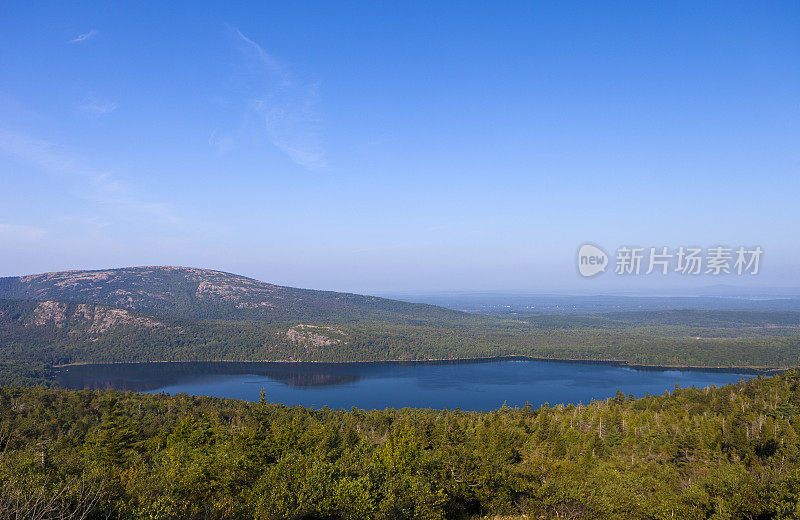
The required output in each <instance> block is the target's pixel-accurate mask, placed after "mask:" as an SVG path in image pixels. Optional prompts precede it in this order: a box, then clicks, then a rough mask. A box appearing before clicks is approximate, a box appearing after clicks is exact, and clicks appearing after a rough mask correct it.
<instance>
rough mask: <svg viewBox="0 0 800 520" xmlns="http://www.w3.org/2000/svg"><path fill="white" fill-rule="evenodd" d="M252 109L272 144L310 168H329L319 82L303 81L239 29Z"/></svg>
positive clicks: (237, 32) (237, 35)
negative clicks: (320, 116) (323, 136)
mask: <svg viewBox="0 0 800 520" xmlns="http://www.w3.org/2000/svg"><path fill="white" fill-rule="evenodd" d="M234 32H235V34H236V37H237V38H238V40H239V41H240V43H241V44H242V45H241V46H240V50H241V53H242V56H243V58H244V60H245V63H244V65H245V67H244V68H245V69H246V70H247V72H248V74H244V75H243V76H242V77H243V78H245V80H246V82H248V83H249V85H248V91H249V93H250V99H249V103H248V106H249V109H250V110H253V111H254V112H255V113H256V114H258V115H259V116H260V118H261V119H262V120H263V122H264V125H265V127H266V130H267V135H268V136H269V138H270V141H271V142H272V144H273V146H275V147H276V148H278V149H279V150H281V151H282V152H284V153H285V154H286V155H288V156H289V158H290V159H291V160H292V161H294V162H295V163H296V164H298V165H300V166H302V167H303V168H305V169H307V170H311V171H323V170H327V169H328V162H327V159H326V157H325V151H324V147H323V145H322V138H321V136H320V133H321V130H320V120H319V117H318V116H317V112H316V106H317V104H318V102H319V95H318V88H319V84H318V83H316V82H308V81H303V80H301V79H300V78H298V77H297V76H296V75H295V74H294V73H292V72H291V71H290V70H288V69H287V68H286V67H285V66H284V65H283V64H282V63H280V62H279V61H278V60H276V59H275V58H274V57H272V56H271V55H270V54H269V53H267V52H266V51H265V50H264V49H263V48H262V47H261V46H260V45H259V44H257V43H256V42H255V41H253V40H251V39H250V38H248V37H247V36H245V35H244V34H242V32H241V31H239V30H238V29H234Z"/></svg>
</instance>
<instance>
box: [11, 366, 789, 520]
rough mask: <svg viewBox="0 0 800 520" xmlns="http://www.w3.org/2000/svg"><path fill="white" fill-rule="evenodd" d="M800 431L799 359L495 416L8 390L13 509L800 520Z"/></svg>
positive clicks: (120, 514)
mask: <svg viewBox="0 0 800 520" xmlns="http://www.w3.org/2000/svg"><path fill="white" fill-rule="evenodd" d="M799 435H800V374H798V372H797V371H791V372H789V373H786V374H783V375H779V376H773V377H768V378H757V379H752V380H750V381H747V382H740V383H738V384H734V385H729V386H726V387H722V388H711V389H676V390H675V391H673V392H672V393H665V394H664V395H659V396H648V397H644V398H641V399H633V398H630V397H628V396H626V395H625V394H623V393H621V392H620V393H618V394H617V396H616V397H613V398H610V399H607V400H604V401H598V402H594V403H591V404H589V405H585V406H581V405H579V406H574V405H569V406H556V407H550V406H546V405H545V406H543V407H542V408H540V409H530V408H528V407H524V408H520V409H509V408H502V409H499V410H495V411H493V412H488V413H479V412H461V411H458V410H455V411H440V410H420V409H402V410H384V411H364V410H356V409H353V410H351V411H337V410H328V409H325V408H323V409H319V410H311V409H307V408H301V407H286V406H283V405H279V404H272V403H270V402H269V396H264V397H263V398H262V399H261V401H260V402H254V403H248V402H243V401H235V400H224V399H216V398H206V397H191V396H187V395H178V396H166V395H140V394H131V393H115V392H98V391H88V390H87V391H66V390H46V389H41V388H35V389H22V388H2V389H0V482H1V484H0V517H2V518H9V519H22V518H42V519H47V518H68V517H69V516H67V515H69V514H74V515H75V516H72V517H69V518H82V517H83V516H82V515H83V514H86V515H87V516H86V518H89V519H99V518H104V519H105V518H131V519H171V518H187V519H222V518H231V519H269V518H294V519H298V518H306V519H314V518H318V519H337V518H346V519H359V518H363V519H373V518H377V519H387V520H389V519H391V520H400V519H404V518H425V519H437V518H454V519H458V518H476V517H484V516H492V515H507V516H511V517H517V516H519V517H520V518H522V515H527V516H525V517H526V518H572V519H583V518H586V519H590V518H591V519H609V518H619V519H630V518H643V519H645V518H652V519H672V518H691V519H723V518H726V519H756V518H758V519H772V518H775V519H778V518H787V519H788V518H798V517H800V443H799V441H798V439H800V437H799ZM38 513H41V514H39V515H38V516H37V514H38ZM59 514H61V515H62V516H58V515H59Z"/></svg>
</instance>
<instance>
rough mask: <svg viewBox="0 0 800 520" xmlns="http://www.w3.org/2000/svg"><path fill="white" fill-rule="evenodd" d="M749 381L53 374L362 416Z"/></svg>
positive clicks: (206, 371)
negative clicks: (325, 408) (368, 412)
mask: <svg viewBox="0 0 800 520" xmlns="http://www.w3.org/2000/svg"><path fill="white" fill-rule="evenodd" d="M743 377H744V378H747V377H753V376H752V375H745V374H739V373H730V372H718V371H711V370H709V371H704V370H656V369H645V370H643V369H633V368H629V367H623V366H615V365H610V364H589V363H567V362H555V361H533V360H502V361H500V360H494V361H481V362H453V363H450V362H444V363H435V362H431V363H124V364H109V365H79V366H70V367H65V368H63V369H61V370H60V371H59V372H58V374H57V381H58V383H59V384H60V385H62V386H63V387H66V388H73V389H80V388H103V389H105V388H113V389H117V390H132V391H136V392H149V393H159V392H166V393H169V394H177V393H181V392H185V393H188V394H193V395H208V396H216V397H227V398H234V399H247V400H257V399H258V398H259V394H260V392H261V390H262V389H263V390H264V392H265V393H266V397H267V400H269V401H271V402H277V403H284V404H287V405H304V406H313V407H315V408H321V407H322V406H325V405H327V406H328V407H330V408H346V409H349V408H351V407H353V406H355V407H356V408H366V409H375V408H377V409H383V408H387V407H389V408H402V407H406V406H411V407H417V408H461V409H462V410H491V409H494V408H499V407H500V406H502V405H503V404H504V403H505V404H507V405H508V406H523V405H524V404H525V403H526V402H530V403H531V404H532V405H533V406H534V407H536V406H538V405H540V404H543V403H545V402H549V403H550V404H557V403H564V404H567V403H589V402H591V401H592V400H596V399H605V398H607V397H611V396H613V395H614V394H615V393H616V391H617V390H618V389H621V390H622V391H623V392H625V393H626V394H627V393H633V395H635V396H636V397H641V396H643V395H645V394H646V393H648V392H649V393H650V394H662V393H664V391H667V390H669V391H671V390H672V389H674V388H675V385H676V384H677V385H679V386H680V387H682V388H685V387H690V386H696V387H706V386H710V385H717V386H721V385H725V384H728V383H732V382H736V381H738V380H739V379H741V378H743Z"/></svg>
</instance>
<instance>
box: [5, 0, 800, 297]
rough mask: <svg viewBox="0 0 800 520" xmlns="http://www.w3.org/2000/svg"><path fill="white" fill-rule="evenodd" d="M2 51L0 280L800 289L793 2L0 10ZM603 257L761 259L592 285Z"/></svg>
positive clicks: (797, 19) (799, 23)
mask: <svg viewBox="0 0 800 520" xmlns="http://www.w3.org/2000/svg"><path fill="white" fill-rule="evenodd" d="M0 28H1V29H2V30H0V48H2V49H3V50H2V51H0V182H2V185H3V186H4V188H5V189H4V190H3V191H4V197H3V202H4V203H3V204H2V205H0V275H18V274H25V273H32V272H42V271H52V270H62V269H83V268H105V267H115V266H125V265H163V264H170V265H192V266H199V267H208V268H214V269H221V270H226V271H231V272H236V273H241V274H246V275H249V276H253V277H255V278H258V279H262V280H266V281H271V282H275V283H281V284H286V285H294V286H302V287H311V288H325V289H337V290H350V291H359V292H378V291H398V290H409V291H410V290H430V291H437V290H459V289H464V290H471V289H481V290H486V289H490V290H512V289H513V290H521V291H547V292H552V291H557V290H573V289H579V290H584V289H586V288H587V287H596V288H597V290H608V289H617V288H619V289H625V288H629V287H641V288H643V290H647V289H648V288H656V287H667V286H681V285H682V284H683V285H685V286H687V287H691V286H701V285H709V284H716V283H725V284H745V285H747V284H750V285H761V286H770V287H775V286H787V285H788V286H792V287H797V286H799V285H800V283H798V282H797V280H798V277H799V276H800V240H798V239H797V230H798V227H799V225H800V204H798V196H799V195H800V175H798V174H799V173H800V52H799V51H800V4H798V3H796V2H752V3H730V2H714V3H698V2H685V3H680V2H663V3H650V2H648V3H605V2H587V3H569V2H551V3H542V2H526V3H498V2H483V3H477V2H476V3H465V2H454V3H446V2H438V3H436V2H420V3H414V2H397V3H388V2H374V3H367V2H363V3H348V2H330V3H323V2H280V3H265V2H252V3H233V2H220V3H217V4H210V3H209V4H206V3H198V2H187V3H183V4H181V3H172V4H169V5H166V6H165V5H162V3H160V2H153V3H144V2H135V3H134V2H131V3H126V4H124V3H116V2H113V3H112V2H109V3H81V4H77V3H50V4H48V3H37V4H33V3H30V2H5V3H4V4H3V6H2V7H0ZM587 241H588V242H593V243H596V244H600V245H602V246H604V247H606V248H607V249H609V250H613V249H614V248H616V247H617V246H618V245H622V244H635V245H642V246H670V247H678V246H680V245H689V244H692V245H701V246H704V247H710V246H714V245H717V244H725V245H731V246H739V245H747V246H753V245H761V246H762V248H763V249H764V251H765V253H764V263H763V267H762V272H761V273H760V274H759V275H758V276H757V277H752V278H748V279H745V278H742V277H727V278H725V279H724V280H719V279H708V277H700V278H699V279H694V278H693V279H688V278H687V277H680V276H667V277H663V278H660V279H656V278H653V277H650V278H645V277H639V278H637V279H635V280H634V279H630V278H628V279H621V278H620V277H616V278H614V277H613V276H606V275H602V277H601V278H602V279H601V280H584V279H581V278H580V277H579V276H578V275H577V274H576V269H575V258H574V257H575V253H576V250H577V248H578V246H579V245H580V244H582V243H584V242H587ZM587 284H595V285H587Z"/></svg>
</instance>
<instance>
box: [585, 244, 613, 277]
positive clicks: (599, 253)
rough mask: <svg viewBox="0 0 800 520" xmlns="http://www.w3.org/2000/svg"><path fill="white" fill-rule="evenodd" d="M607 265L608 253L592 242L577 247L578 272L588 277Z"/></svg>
mask: <svg viewBox="0 0 800 520" xmlns="http://www.w3.org/2000/svg"><path fill="white" fill-rule="evenodd" d="M606 267H608V255H607V254H606V252H605V251H603V250H602V249H600V248H599V247H597V246H596V245H593V244H583V245H582V246H581V247H580V249H578V272H579V273H581V276H585V277H587V278H588V277H590V276H594V275H596V274H599V273H602V272H604V271H605V270H606Z"/></svg>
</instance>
